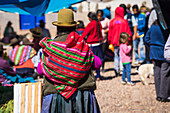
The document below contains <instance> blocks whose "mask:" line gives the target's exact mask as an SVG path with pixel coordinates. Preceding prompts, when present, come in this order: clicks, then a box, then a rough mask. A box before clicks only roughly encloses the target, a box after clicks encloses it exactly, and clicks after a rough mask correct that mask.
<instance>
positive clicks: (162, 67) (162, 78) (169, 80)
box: [145, 10, 170, 102]
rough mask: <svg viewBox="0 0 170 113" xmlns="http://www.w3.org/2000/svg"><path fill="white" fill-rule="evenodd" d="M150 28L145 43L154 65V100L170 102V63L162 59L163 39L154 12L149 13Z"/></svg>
mask: <svg viewBox="0 0 170 113" xmlns="http://www.w3.org/2000/svg"><path fill="white" fill-rule="evenodd" d="M150 16H151V17H152V23H153V24H152V26H151V27H150V29H149V30H148V32H147V34H146V36H145V41H146V43H147V44H148V45H150V59H151V60H152V61H153V64H154V79H155V89H156V96H157V97H156V100H158V101H161V102H170V76H169V73H170V62H168V61H166V60H165V59H164V47H165V39H164V36H163V34H162V32H161V29H160V26H159V24H158V22H159V21H158V19H157V14H156V11H155V10H153V11H152V12H151V15H150Z"/></svg>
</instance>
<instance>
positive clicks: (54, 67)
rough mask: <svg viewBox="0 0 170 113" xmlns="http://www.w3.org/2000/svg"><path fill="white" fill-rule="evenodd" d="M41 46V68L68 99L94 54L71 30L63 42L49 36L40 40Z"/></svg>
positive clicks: (88, 66)
mask: <svg viewBox="0 0 170 113" xmlns="http://www.w3.org/2000/svg"><path fill="white" fill-rule="evenodd" d="M40 45H41V46H42V47H43V54H42V59H41V62H40V65H41V70H42V72H43V73H44V74H45V76H47V77H48V78H49V79H50V80H51V81H53V82H54V85H55V88H56V90H57V91H58V92H59V93H60V94H61V95H62V96H63V97H65V98H66V99H68V98H69V97H70V96H71V95H72V94H73V93H74V92H75V91H76V89H77V87H78V82H79V80H81V79H82V78H83V77H84V76H85V75H86V74H87V73H88V71H89V69H90V68H91V65H92V63H93V59H94V54H93V52H92V51H91V49H90V48H89V46H88V45H87V44H86V43H85V42H84V40H83V39H81V38H80V36H79V35H78V34H77V33H75V32H72V33H70V34H69V35H68V37H67V40H66V41H65V42H57V41H53V40H51V39H49V38H47V37H46V38H44V39H43V40H41V42H40Z"/></svg>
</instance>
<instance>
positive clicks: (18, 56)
mask: <svg viewBox="0 0 170 113" xmlns="http://www.w3.org/2000/svg"><path fill="white" fill-rule="evenodd" d="M35 54H36V51H35V49H34V48H32V47H31V46H29V45H22V46H16V47H15V48H14V49H12V50H11V51H10V53H9V59H10V60H11V61H12V62H13V63H14V65H15V66H18V65H22V64H23V63H24V62H26V61H27V60H28V59H30V58H32V57H33V56H34V55H35Z"/></svg>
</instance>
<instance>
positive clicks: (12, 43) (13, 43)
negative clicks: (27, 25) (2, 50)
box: [10, 38, 20, 46]
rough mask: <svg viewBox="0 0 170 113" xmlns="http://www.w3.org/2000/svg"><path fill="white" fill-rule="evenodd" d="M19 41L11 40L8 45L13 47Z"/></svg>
mask: <svg viewBox="0 0 170 113" xmlns="http://www.w3.org/2000/svg"><path fill="white" fill-rule="evenodd" d="M19 42H20V41H19V40H18V39H17V38H13V39H11V40H10V45H11V46H13V45H16V44H18V43H19Z"/></svg>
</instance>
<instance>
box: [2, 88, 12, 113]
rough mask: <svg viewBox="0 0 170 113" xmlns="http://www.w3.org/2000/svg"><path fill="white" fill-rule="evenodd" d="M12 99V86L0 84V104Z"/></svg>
mask: <svg viewBox="0 0 170 113" xmlns="http://www.w3.org/2000/svg"><path fill="white" fill-rule="evenodd" d="M12 99H13V87H5V86H0V106H1V105H3V104H5V103H6V102H8V101H9V100H12ZM0 113H1V112H0Z"/></svg>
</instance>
